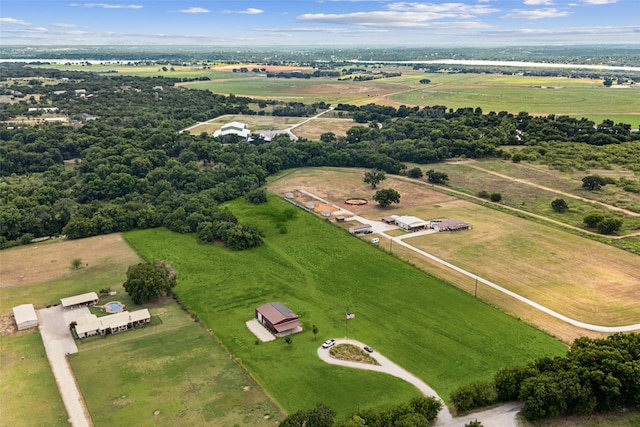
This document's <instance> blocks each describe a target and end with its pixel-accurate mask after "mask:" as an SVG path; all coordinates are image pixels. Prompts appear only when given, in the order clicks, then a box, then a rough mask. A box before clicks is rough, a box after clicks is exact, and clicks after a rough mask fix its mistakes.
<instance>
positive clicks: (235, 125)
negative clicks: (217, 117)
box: [213, 122, 251, 139]
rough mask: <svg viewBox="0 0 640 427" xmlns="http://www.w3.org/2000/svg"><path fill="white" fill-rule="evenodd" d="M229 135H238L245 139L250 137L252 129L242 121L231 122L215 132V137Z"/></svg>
mask: <svg viewBox="0 0 640 427" xmlns="http://www.w3.org/2000/svg"><path fill="white" fill-rule="evenodd" d="M227 135H237V136H239V137H240V138H243V139H249V137H250V136H251V131H250V130H249V125H248V124H246V123H240V122H229V123H227V124H225V125H223V126H222V127H221V128H220V129H218V130H217V131H215V132H214V133H213V136H214V137H224V136H227Z"/></svg>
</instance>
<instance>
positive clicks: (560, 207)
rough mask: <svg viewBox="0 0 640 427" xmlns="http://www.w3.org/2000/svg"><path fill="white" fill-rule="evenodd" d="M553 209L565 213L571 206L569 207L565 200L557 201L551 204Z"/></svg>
mask: <svg viewBox="0 0 640 427" xmlns="http://www.w3.org/2000/svg"><path fill="white" fill-rule="evenodd" d="M551 207H552V208H553V210H554V211H556V212H558V213H564V212H566V211H567V210H569V205H567V202H565V201H564V199H555V200H554V201H553V202H551Z"/></svg>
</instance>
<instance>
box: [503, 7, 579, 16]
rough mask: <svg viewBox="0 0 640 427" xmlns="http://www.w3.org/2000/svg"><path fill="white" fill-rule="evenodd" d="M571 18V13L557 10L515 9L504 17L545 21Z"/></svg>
mask: <svg viewBox="0 0 640 427" xmlns="http://www.w3.org/2000/svg"><path fill="white" fill-rule="evenodd" d="M564 16H569V12H566V11H562V10H558V9H556V8H548V9H536V10H522V9H515V10H514V11H512V12H511V13H508V14H506V15H504V16H503V18H508V19H544V18H562V17H564Z"/></svg>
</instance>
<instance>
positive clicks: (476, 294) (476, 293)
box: [473, 276, 478, 298]
mask: <svg viewBox="0 0 640 427" xmlns="http://www.w3.org/2000/svg"><path fill="white" fill-rule="evenodd" d="M473 296H474V297H476V298H478V276H476V290H475V292H474V293H473Z"/></svg>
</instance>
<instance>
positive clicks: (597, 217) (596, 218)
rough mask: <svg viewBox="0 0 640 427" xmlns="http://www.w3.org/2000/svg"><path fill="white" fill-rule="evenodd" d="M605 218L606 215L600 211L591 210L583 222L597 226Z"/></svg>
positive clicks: (588, 225) (591, 226)
mask: <svg viewBox="0 0 640 427" xmlns="http://www.w3.org/2000/svg"><path fill="white" fill-rule="evenodd" d="M602 220H604V215H603V214H601V213H600V212H591V213H590V214H588V215H587V216H585V217H584V218H583V219H582V222H583V223H584V224H585V225H586V226H587V227H590V228H596V227H597V226H598V223H599V222H601V221H602Z"/></svg>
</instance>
